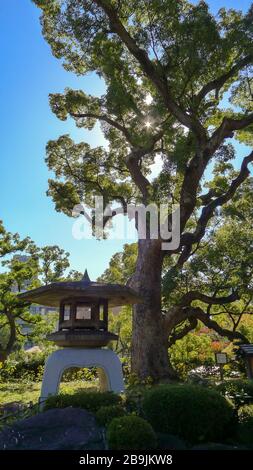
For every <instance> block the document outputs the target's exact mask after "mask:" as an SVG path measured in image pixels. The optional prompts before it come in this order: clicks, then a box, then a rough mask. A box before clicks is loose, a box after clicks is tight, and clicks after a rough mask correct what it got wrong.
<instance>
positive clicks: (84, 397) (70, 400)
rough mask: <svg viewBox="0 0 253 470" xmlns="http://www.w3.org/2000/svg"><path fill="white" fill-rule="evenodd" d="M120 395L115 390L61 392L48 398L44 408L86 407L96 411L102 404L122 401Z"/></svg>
mask: <svg viewBox="0 0 253 470" xmlns="http://www.w3.org/2000/svg"><path fill="white" fill-rule="evenodd" d="M121 401H122V400H121V397H120V395H116V394H115V393H113V392H103V393H102V392H77V393H74V394H73V395H71V394H67V393H61V394H59V395H52V396H50V397H48V398H47V400H46V402H45V405H44V409H45V410H49V409H51V408H67V407H68V406H72V407H73V408H84V409H85V410H87V411H91V412H93V413H95V412H96V411H98V410H99V408H101V406H110V405H118V404H119V403H120V402H121Z"/></svg>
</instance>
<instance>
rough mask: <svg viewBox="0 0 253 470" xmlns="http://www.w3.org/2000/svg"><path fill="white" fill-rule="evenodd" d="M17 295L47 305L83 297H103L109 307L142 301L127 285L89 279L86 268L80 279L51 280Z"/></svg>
mask: <svg viewBox="0 0 253 470" xmlns="http://www.w3.org/2000/svg"><path fill="white" fill-rule="evenodd" d="M18 297H19V298H20V299H22V300H26V301H28V302H31V303H37V304H40V305H45V306H48V307H59V304H60V302H61V301H62V300H64V299H71V298H73V299H74V298H79V299H80V298H83V300H85V299H87V300H89V301H92V300H99V299H105V300H108V303H109V306H111V307H117V306H122V305H128V304H130V305H131V304H137V303H141V302H142V299H141V297H140V296H139V295H138V293H137V292H136V291H135V290H134V289H132V288H130V287H128V286H123V285H120V284H106V283H101V282H94V281H91V280H90V278H89V275H88V272H87V269H86V270H85V273H84V275H83V278H82V279H81V280H80V281H63V282H52V283H51V284H48V285H45V286H41V287H38V288H37V289H32V290H30V291H27V292H22V293H21V294H19V295H18Z"/></svg>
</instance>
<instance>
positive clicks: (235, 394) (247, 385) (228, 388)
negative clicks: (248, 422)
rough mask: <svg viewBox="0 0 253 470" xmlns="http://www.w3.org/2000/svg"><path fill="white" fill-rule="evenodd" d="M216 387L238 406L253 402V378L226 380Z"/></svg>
mask: <svg viewBox="0 0 253 470" xmlns="http://www.w3.org/2000/svg"><path fill="white" fill-rule="evenodd" d="M216 389H217V391H218V392H219V393H221V395H223V396H224V397H227V398H229V399H230V400H232V402H233V404H234V405H235V407H236V408H239V407H240V406H242V405H245V404H247V403H253V380H242V379H236V380H225V381H224V382H222V383H221V384H220V385H218V386H217V387H216Z"/></svg>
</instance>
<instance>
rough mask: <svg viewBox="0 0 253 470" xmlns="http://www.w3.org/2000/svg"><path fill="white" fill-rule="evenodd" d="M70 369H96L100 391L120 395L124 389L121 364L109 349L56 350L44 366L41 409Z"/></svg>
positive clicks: (56, 390) (55, 392) (55, 391)
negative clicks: (65, 372)
mask: <svg viewBox="0 0 253 470" xmlns="http://www.w3.org/2000/svg"><path fill="white" fill-rule="evenodd" d="M71 367H80V368H83V367H96V368H97V369H98V374H99V380H100V390H101V391H107V390H108V391H113V392H116V393H121V392H123V391H124V389H125V386H124V381H123V373H122V365H121V362H120V360H119V358H118V356H117V354H115V353H114V352H113V351H111V350H110V349H101V348H96V349H95V348H92V349H85V348H64V349H58V350H57V351H54V352H53V353H52V354H51V355H50V356H49V358H48V359H47V362H46V365H45V371H44V376H43V381H42V387H41V396H40V404H41V407H42V408H43V402H44V401H45V400H46V399H47V398H48V396H49V395H56V394H57V393H58V389H59V385H60V381H61V377H62V374H63V372H64V371H65V370H67V369H70V368H71Z"/></svg>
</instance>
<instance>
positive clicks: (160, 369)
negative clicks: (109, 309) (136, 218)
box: [130, 240, 175, 382]
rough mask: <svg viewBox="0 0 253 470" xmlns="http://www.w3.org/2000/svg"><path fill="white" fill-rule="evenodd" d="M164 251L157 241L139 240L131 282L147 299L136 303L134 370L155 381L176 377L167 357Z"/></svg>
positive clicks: (133, 350)
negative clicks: (163, 273)
mask: <svg viewBox="0 0 253 470" xmlns="http://www.w3.org/2000/svg"><path fill="white" fill-rule="evenodd" d="M162 263H163V252H162V250H161V245H160V242H159V241H158V240H139V242H138V259H137V265H136V271H135V274H134V276H133V277H132V279H131V282H130V285H131V286H132V287H133V288H135V289H137V290H138V291H139V293H140V294H141V295H142V297H143V300H144V302H143V303H142V304H139V305H135V306H134V312H133V335H132V372H133V373H136V374H137V375H138V377H139V378H140V379H145V378H147V377H151V378H152V379H153V380H154V381H156V382H158V381H161V380H169V379H173V378H175V372H174V371H173V369H172V367H171V366H170V364H169V358H168V330H167V328H166V326H165V320H164V316H163V315H162V312H161V274H162Z"/></svg>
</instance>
